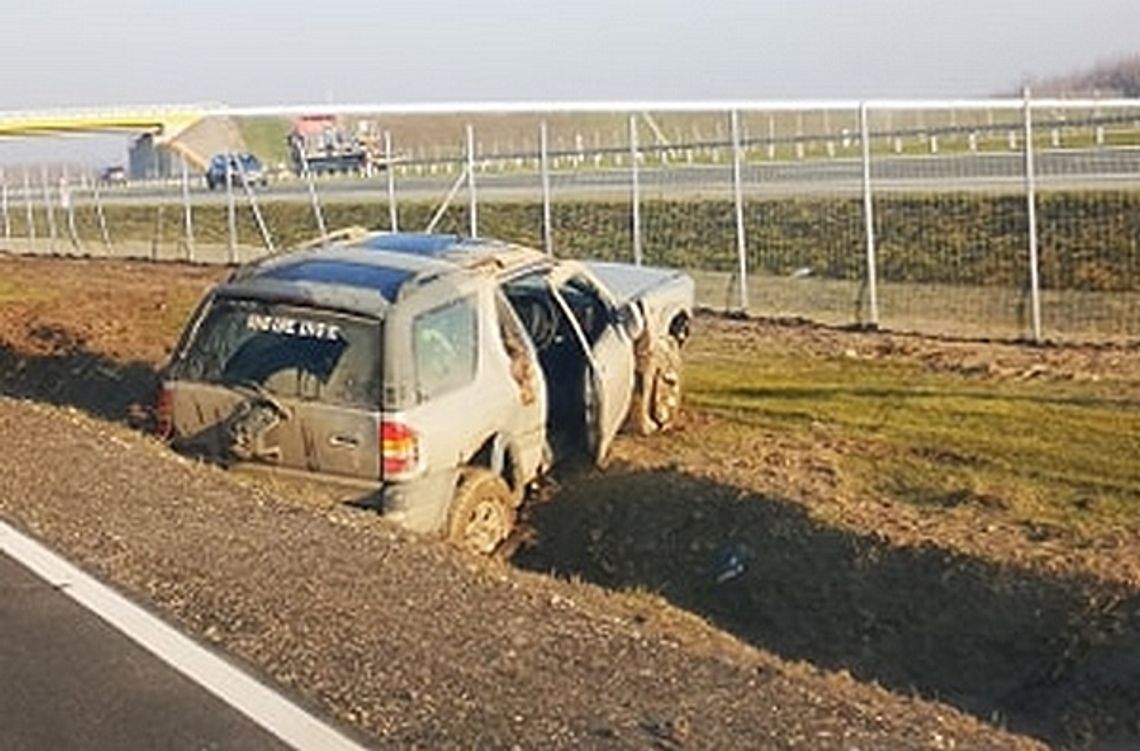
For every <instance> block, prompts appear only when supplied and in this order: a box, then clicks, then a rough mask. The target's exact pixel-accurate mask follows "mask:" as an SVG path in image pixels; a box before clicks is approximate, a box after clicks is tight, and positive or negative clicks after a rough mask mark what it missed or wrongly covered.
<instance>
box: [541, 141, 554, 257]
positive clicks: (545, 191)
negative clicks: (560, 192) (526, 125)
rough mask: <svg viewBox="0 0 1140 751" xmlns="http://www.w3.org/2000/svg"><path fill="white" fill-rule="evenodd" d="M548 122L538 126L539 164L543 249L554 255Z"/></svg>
mask: <svg viewBox="0 0 1140 751" xmlns="http://www.w3.org/2000/svg"><path fill="white" fill-rule="evenodd" d="M547 137H548V134H547V131H546V121H545V120H543V121H542V122H541V123H539V125H538V164H539V171H540V172H541V174H542V247H543V249H544V250H545V251H546V254H547V255H554V228H553V227H551V226H550V152H549V141H548V140H547Z"/></svg>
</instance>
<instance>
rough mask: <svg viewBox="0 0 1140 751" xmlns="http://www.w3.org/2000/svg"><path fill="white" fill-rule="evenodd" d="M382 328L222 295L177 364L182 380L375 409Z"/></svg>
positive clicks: (329, 313) (367, 321)
mask: <svg viewBox="0 0 1140 751" xmlns="http://www.w3.org/2000/svg"><path fill="white" fill-rule="evenodd" d="M380 353H381V347H380V323H379V321H376V320H372V319H368V318H358V317H355V316H349V315H345V314H341V313H335V312H332V311H325V310H316V309H311V308H304V307H297V306H289V305H279V304H269V303H265V302H261V301H256V300H235V299H229V298H218V299H216V300H214V302H213V303H212V304H211V306H210V308H209V310H208V311H207V312H206V314H205V316H204V317H203V318H202V321H201V323H200V325H199V326H198V327H197V330H196V331H195V333H194V336H193V338H192V340H191V341H190V342H189V344H188V345H187V346H186V347H185V349H184V351H183V353H182V355H181V356H180V357H179V358H177V360H176V361H175V363H174V365H173V367H172V371H171V375H172V376H173V377H174V378H176V379H180V380H190V381H204V382H206V383H216V384H221V385H239V384H246V385H253V386H256V387H259V388H264V389H266V390H267V391H270V392H272V393H273V394H276V395H278V396H283V397H295V398H299V399H306V400H319V401H324V402H329V403H332V404H340V405H346V406H353V407H367V408H369V409H376V408H378V405H379V404H380V388H381V369H380Z"/></svg>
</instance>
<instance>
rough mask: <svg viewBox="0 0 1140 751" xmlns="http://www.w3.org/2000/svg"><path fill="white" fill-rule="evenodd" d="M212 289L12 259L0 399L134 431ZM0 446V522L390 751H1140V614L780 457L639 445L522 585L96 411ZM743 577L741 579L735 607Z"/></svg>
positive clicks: (1126, 360) (970, 348)
mask: <svg viewBox="0 0 1140 751" xmlns="http://www.w3.org/2000/svg"><path fill="white" fill-rule="evenodd" d="M221 273H223V272H220V271H219V270H217V269H208V268H201V267H184V266H172V265H157V264H145V263H143V264H138V263H133V264H132V263H95V262H76V261H60V260H52V259H39V260H30V259H2V258H0V280H5V281H4V282H2V283H0V390H2V391H3V392H5V393H8V394H12V395H16V396H23V397H30V398H32V399H34V400H37V401H46V402H52V403H55V404H61V405H69V406H75V407H79V408H81V409H82V410H84V411H86V412H88V413H90V414H92V415H95V416H97V417H103V418H111V419H113V420H124V419H126V420H128V421H131V420H133V421H136V422H142V421H145V405H146V403H147V402H148V401H149V399H150V396H151V394H152V393H153V385H154V378H155V371H156V368H157V367H159V366H160V364H161V362H162V361H163V360H164V358H165V356H166V353H167V347H169V345H170V342H171V341H173V337H174V336H175V335H176V333H177V330H178V328H179V326H180V324H181V322H182V319H183V318H184V316H185V314H186V310H187V309H188V308H189V306H190V305H191V304H192V301H193V300H194V299H196V298H197V296H198V295H199V294H200V293H201V291H202V290H203V289H204V288H205V286H207V285H208V284H209V283H210V282H212V281H213V280H215V279H217V278H218V277H219V276H220V275H221ZM701 326H702V328H703V333H704V334H707V335H709V336H733V337H737V338H739V340H740V342H741V346H755V347H778V348H782V349H783V350H784V351H789V352H796V351H803V352H805V353H810V352H820V351H826V352H830V353H835V352H839V353H844V354H845V356H850V357H881V358H898V359H906V360H912V361H917V362H919V363H921V364H922V365H923V367H926V368H930V369H932V370H936V371H938V372H944V373H953V374H957V375H960V376H961V377H964V378H976V379H983V380H984V379H1015V378H1016V379H1025V378H1050V379H1058V380H1065V379H1073V380H1078V379H1096V378H1098V377H1102V376H1103V375H1105V374H1106V373H1121V372H1127V373H1131V374H1134V375H1137V376H1138V377H1140V356H1138V355H1137V353H1136V352H1135V351H1133V350H1120V349H1112V348H1103V349H1099V348H1054V349H1045V350H1037V349H1033V350H1027V349H1025V348H1020V347H1016V346H1012V345H1004V344H974V343H962V342H941V341H933V340H927V339H921V338H917V337H898V336H884V335H874V334H858V333H849V332H837V331H833V330H828V329H820V328H816V327H810V326H793V327H788V326H772V325H767V324H758V323H755V322H723V321H709V320H706V321H703V322H702V323H701ZM715 420H716V418H715V417H712V416H709V415H703V414H699V413H692V414H689V415H688V424H687V426H686V429H688V430H692V431H700V430H710V429H715ZM0 431H2V432H3V435H2V436H0V439H2V440H3V442H4V444H5V445H6V446H9V445H10V446H11V447H12V449H13V450H12V451H11V452H9V454H8V457H7V458H6V459H5V462H6V463H8V464H9V466H10V467H11V468H13V469H16V470H17V471H12V472H5V473H3V475H0V476H3V477H4V478H5V479H4V481H3V484H2V485H0V513H3V514H4V515H5V516H7V517H9V518H13V519H15V520H16V521H17V522H19V523H20V524H21V525H22V526H26V527H28V528H30V529H32V530H33V531H35V532H36V533H37V534H39V535H42V536H44V537H45V538H47V539H48V540H49V541H50V542H52V543H54V544H56V545H57V546H58V547H60V548H62V549H63V550H65V551H67V552H68V553H69V554H71V555H73V556H75V557H77V558H79V559H80V560H81V561H84V562H85V563H87V564H88V565H90V566H92V567H94V568H95V569H96V570H97V571H99V572H100V573H101V574H103V575H104V576H106V577H109V578H111V579H113V580H115V581H117V582H120V583H121V584H123V585H124V586H127V587H129V588H130V589H132V590H134V591H136V592H138V593H140V594H142V595H144V596H146V597H148V598H150V599H152V600H153V601H154V602H156V603H157V604H158V605H159V606H160V607H163V608H164V609H167V610H168V611H169V612H171V613H172V614H173V615H174V616H175V617H176V618H177V619H179V620H181V621H183V622H184V623H186V624H188V625H189V626H190V627H191V628H192V629H194V630H196V631H197V632H198V633H200V634H203V635H205V636H206V637H207V638H210V639H214V640H216V641H218V642H220V643H222V644H224V645H225V646H226V647H227V648H228V649H230V650H233V651H235V652H236V653H237V654H239V655H242V656H243V657H244V658H246V659H248V660H250V661H251V662H253V663H255V664H257V665H259V666H261V667H262V668H263V669H265V670H267V671H268V672H269V673H270V674H271V675H273V676H275V677H276V678H277V679H278V680H281V681H282V682H284V683H286V684H287V685H292V686H295V687H296V688H297V689H298V690H300V691H302V692H303V693H305V694H306V695H307V696H310V697H314V698H317V699H318V700H319V701H321V702H322V703H323V704H324V705H325V706H328V707H330V708H332V709H333V710H334V711H335V712H336V713H337V714H338V715H339V716H341V717H343V718H346V719H348V720H349V721H351V722H354V723H356V724H358V725H360V726H362V727H364V728H365V729H367V730H369V731H370V732H373V733H374V734H376V735H377V737H380V738H383V739H386V740H387V741H388V742H389V744H390V745H393V746H402V747H412V746H420V747H449V746H456V747H459V746H468V747H470V746H471V745H481V746H490V747H499V746H503V747H509V746H510V745H511V744H512V743H519V744H521V745H522V747H532V746H533V747H545V746H562V747H572V746H578V747H581V746H586V747H594V746H597V747H615V748H623V747H659V748H679V747H695V748H736V747H773V748H777V747H778V748H784V747H795V746H802V747H805V748H831V747H835V748H849V747H852V746H853V745H854V746H861V747H872V748H953V747H957V748H999V747H1001V748H1004V747H1019V745H1026V746H1028V742H1027V741H1023V740H1017V739H1011V738H1010V737H1009V736H1006V735H1003V734H1002V733H999V732H996V731H993V730H992V729H987V728H985V727H982V726H980V725H978V724H977V723H975V722H974V720H972V719H970V718H967V717H963V716H962V715H961V714H959V713H958V712H957V711H955V710H953V709H950V708H949V707H948V706H947V704H949V705H953V706H954V707H956V708H958V709H961V710H965V711H966V712H968V713H970V714H973V715H975V716H976V717H980V718H983V719H985V720H995V721H997V722H998V723H1001V724H1005V725H1006V726H1007V727H1010V728H1012V729H1013V730H1015V731H1018V732H1025V733H1029V734H1032V735H1035V736H1037V737H1040V738H1045V739H1049V740H1050V741H1052V742H1056V743H1059V744H1062V745H1066V746H1072V747H1088V746H1090V745H1095V744H1108V743H1110V742H1112V741H1114V740H1120V739H1123V740H1121V742H1122V743H1124V744H1125V745H1124V746H1122V747H1127V743H1128V742H1130V740H1129V739H1133V740H1134V739H1136V738H1140V710H1137V706H1138V705H1140V695H1138V693H1137V692H1138V691H1140V689H1138V686H1140V657H1138V654H1140V604H1138V603H1140V600H1138V598H1137V593H1136V591H1134V590H1132V589H1129V588H1127V587H1122V586H1118V585H1112V586H1109V585H1106V584H1105V583H1104V582H1103V581H1101V580H1100V579H1098V578H1097V577H1096V576H1094V575H1092V574H1091V573H1090V574H1088V575H1085V576H1082V574H1081V569H1080V566H1079V565H1076V564H1071V563H1066V564H1065V565H1063V566H1058V567H1057V568H1056V569H1055V570H1052V571H1051V569H1050V567H1049V566H1048V565H1036V564H1033V565H1019V564H1018V563H1017V558H1018V557H1017V556H1016V555H1015V556H1012V557H1011V556H1006V555H1005V554H1004V553H1002V554H1001V555H998V554H996V553H995V554H993V555H990V554H989V552H988V551H987V550H986V548H985V545H986V544H988V543H985V542H984V541H983V542H982V543H981V544H980V545H979V544H976V543H977V541H976V540H975V541H967V540H965V536H966V535H967V534H968V533H969V530H967V529H963V528H960V527H953V526H952V525H949V526H947V525H946V524H945V523H944V522H943V521H940V520H939V519H937V518H934V517H929V516H922V515H921V514H918V515H915V516H912V517H907V518H908V519H909V521H907V523H908V524H913V526H914V527H915V530H916V534H915V535H914V536H912V537H911V538H904V537H901V536H898V535H892V534H884V533H883V532H884V529H885V528H886V526H887V524H888V523H890V524H894V525H895V526H896V527H898V526H899V522H898V518H897V517H898V513H897V512H898V509H894V508H887V507H882V508H880V509H879V510H878V511H877V512H875V513H871V512H866V513H863V512H861V515H853V516H850V517H849V518H847V519H846V520H845V521H844V524H842V525H837V524H832V523H829V522H827V521H824V520H822V519H821V518H820V517H819V515H818V514H817V513H815V512H816V511H817V510H818V508H819V506H820V505H825V504H826V503H828V501H827V498H826V497H827V496H828V494H830V493H832V492H833V491H836V490H837V489H841V488H842V484H843V478H842V477H837V476H836V474H835V467H834V466H833V465H832V464H831V463H829V461H828V460H827V455H826V451H824V452H823V453H821V452H820V451H818V450H817V449H816V448H815V447H812V446H810V445H805V444H801V443H797V442H795V441H782V440H781V439H780V437H779V436H772V444H771V445H770V446H767V447H764V448H762V449H761V448H759V447H756V448H747V447H742V451H746V452H747V453H748V458H749V461H748V462H741V461H740V460H741V459H742V457H736V456H724V457H713V459H715V461H712V462H710V457H707V456H696V455H691V456H690V455H680V454H678V455H670V456H663V455H662V454H661V453H660V444H657V443H654V442H652V441H649V442H643V441H631V440H626V441H622V442H619V445H618V447H617V457H616V458H617V462H616V464H615V467H613V468H612V469H611V470H610V471H608V472H606V473H585V474H576V475H572V476H568V477H563V478H562V481H561V486H560V487H558V488H556V489H555V490H554V491H553V492H552V493H551V494H550V495H551V497H550V498H548V499H545V500H544V501H543V502H540V503H537V504H535V505H534V506H533V507H532V508H531V509H530V510H529V512H528V516H527V521H528V524H529V528H530V532H529V539H524V540H521V541H520V546H519V549H518V550H517V552H516V553H515V554H514V558H513V562H514V563H515V564H516V565H517V567H519V568H523V569H530V570H533V571H537V572H547V571H554V572H556V573H558V574H559V575H560V578H557V579H556V578H550V577H547V576H542V575H535V574H532V573H525V572H518V571H516V570H514V569H511V568H497V567H495V566H490V567H488V566H486V565H483V564H480V563H474V562H471V561H466V560H464V559H462V558H461V557H457V556H455V555H454V554H453V553H452V552H451V551H449V550H447V549H445V548H442V547H440V546H436V545H432V544H428V543H425V542H423V541H409V540H407V539H405V538H404V537H403V536H402V535H400V534H399V533H397V532H395V531H394V530H392V529H390V528H388V527H387V526H386V525H384V524H382V523H379V522H377V521H376V520H375V519H374V518H373V517H370V516H361V515H360V514H359V513H358V512H351V511H348V510H345V509H334V510H328V509H326V508H320V507H319V504H318V503H317V502H314V501H313V500H312V499H309V500H307V501H305V502H302V501H301V500H299V496H294V497H292V498H291V499H281V498H278V497H275V496H274V495H273V493H271V492H269V491H267V490H266V489H265V488H264V486H261V485H251V484H248V483H245V481H239V480H237V479H236V478H234V477H232V476H229V475H220V474H219V473H217V472H214V471H213V470H209V469H206V468H202V467H195V466H190V465H187V464H186V463H185V462H182V461H180V460H178V459H176V458H174V457H172V456H170V455H169V454H168V453H167V452H165V450H163V449H162V448H161V447H159V446H157V445H155V444H153V443H151V442H150V441H148V440H145V439H141V438H139V437H138V436H137V435H135V434H133V433H130V432H129V431H124V430H122V429H121V428H118V427H114V426H108V425H106V424H104V423H100V422H95V421H92V420H90V419H89V418H88V417H85V416H81V415H75V414H70V415H68V414H67V413H59V412H55V411H52V410H47V409H45V408H43V407H28V406H26V405H19V404H15V403H12V402H5V403H3V404H2V405H0ZM45 446H51V447H52V450H50V451H46V452H45V451H44V447H45ZM33 457H36V458H33ZM24 466H28V467H31V466H35V467H36V473H35V474H34V476H33V474H30V470H29V471H27V472H25V471H20V468H21V467H24ZM43 473H47V474H46V475H44V474H43ZM43 476H50V477H51V478H53V481H52V482H50V483H46V484H45V483H43V479H42V478H43ZM34 477H38V478H39V479H38V480H37V479H34ZM56 478H58V481H57V480H56ZM239 482H240V484H239ZM41 486H45V487H46V488H47V491H46V492H45V491H44V490H42V489H41ZM125 488H129V489H130V490H129V491H125V490H124V489H125ZM124 492H127V497H126V498H125V499H124V498H122V497H121V496H122V494H123V493H124ZM80 499H82V500H81V501H80ZM124 501H125V502H124ZM95 520H98V523H96V521H95ZM940 525H942V526H940ZM92 530H97V531H95V532H92ZM967 542H969V543H970V544H967ZM1032 552H1033V555H1029V556H1028V558H1030V559H1034V560H1038V562H1040V556H1039V555H1038V552H1039V551H1032ZM1064 553H1065V551H1061V555H1062V556H1063V555H1064ZM1113 554H1115V555H1119V556H1135V557H1137V558H1138V559H1140V550H1132V549H1117V550H1115V551H1114V553H1113ZM732 556H735V557H736V559H737V560H738V562H739V563H740V564H741V565H740V573H739V574H738V575H733V576H730V577H728V578H724V579H723V580H722V581H719V582H718V581H717V580H718V578H721V576H722V573H723V572H724V571H725V570H727V569H726V568H725V564H726V561H727V559H729V558H731V557H732ZM1034 556H1036V558H1035V557H1034ZM377 562H379V565H378V564H377ZM729 569H731V565H729ZM561 577H566V578H569V579H571V580H577V579H584V580H586V581H587V582H590V583H591V584H575V583H573V581H564V580H562V578H561ZM595 584H596V585H601V586H602V589H599V588H598V587H596V586H593V585H595ZM612 589H620V590H633V591H634V592H635V593H636V592H653V593H657V595H654V596H649V595H645V594H641V595H638V594H634V595H633V596H628V595H612V594H607V591H609V590H612ZM362 603H363V604H362ZM391 603H398V607H393V606H392V605H391ZM678 607H679V608H680V609H678ZM686 611H687V612H688V613H693V614H696V615H697V616H699V618H693V617H691V616H689V615H687V614H686ZM705 621H707V624H706V623H705ZM424 635H429V636H427V637H425V636H424ZM333 645H337V646H335V647H334V646H333ZM788 658H790V659H791V662H788V661H786V660H787V659H788ZM800 661H803V663H801V662H800ZM812 666H815V667H812ZM816 667H818V668H825V669H828V670H834V671H838V672H837V673H825V674H821V673H818V672H817V671H816V669H815V668H816ZM844 673H849V674H850V676H854V679H853V678H851V677H850V676H848V675H844ZM866 682H874V683H877V684H879V685H881V686H884V687H886V688H887V689H890V691H891V692H890V693H888V692H887V691H882V690H880V689H878V688H874V687H870V686H868V685H867V683H866ZM913 696H919V697H925V698H924V699H918V698H900V697H913ZM536 697H557V698H556V699H551V700H549V701H547V700H542V701H538V700H536ZM928 699H937V700H941V701H944V702H946V703H947V704H937V703H931V702H929V701H927V700H928ZM519 718H521V719H519ZM1106 747H1107V746H1106Z"/></svg>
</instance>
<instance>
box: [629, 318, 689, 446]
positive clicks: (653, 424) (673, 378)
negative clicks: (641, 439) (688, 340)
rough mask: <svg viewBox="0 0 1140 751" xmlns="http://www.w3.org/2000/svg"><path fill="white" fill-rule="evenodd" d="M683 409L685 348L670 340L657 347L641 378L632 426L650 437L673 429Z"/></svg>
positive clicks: (632, 408) (669, 338)
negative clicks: (682, 352)
mask: <svg viewBox="0 0 1140 751" xmlns="http://www.w3.org/2000/svg"><path fill="white" fill-rule="evenodd" d="M680 410H681V345H680V344H679V343H678V342H677V340H676V339H674V338H673V337H668V338H667V339H665V341H664V342H661V343H659V344H657V345H655V346H654V347H653V351H652V353H651V354H650V356H649V362H648V364H647V366H646V368H645V370H644V371H643V372H642V373H641V374H640V375H639V377H638V382H637V390H636V393H635V394H634V398H633V404H632V405H631V406H630V415H629V426H630V427H631V428H632V429H633V431H634V432H635V433H639V434H641V435H649V434H651V433H659V432H662V431H666V430H669V429H670V428H672V427H673V425H674V424H676V422H677V416H678V414H679V413H680Z"/></svg>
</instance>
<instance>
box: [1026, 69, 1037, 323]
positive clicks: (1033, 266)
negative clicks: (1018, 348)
mask: <svg viewBox="0 0 1140 751" xmlns="http://www.w3.org/2000/svg"><path fill="white" fill-rule="evenodd" d="M1024 112H1025V200H1026V208H1027V209H1028V218H1029V301H1030V307H1031V311H1032V317H1033V341H1034V342H1038V343H1040V342H1041V279H1040V276H1039V268H1038V263H1037V173H1036V170H1035V168H1034V163H1033V112H1032V103H1031V101H1030V94H1029V89H1028V88H1026V89H1025V92H1024Z"/></svg>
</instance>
